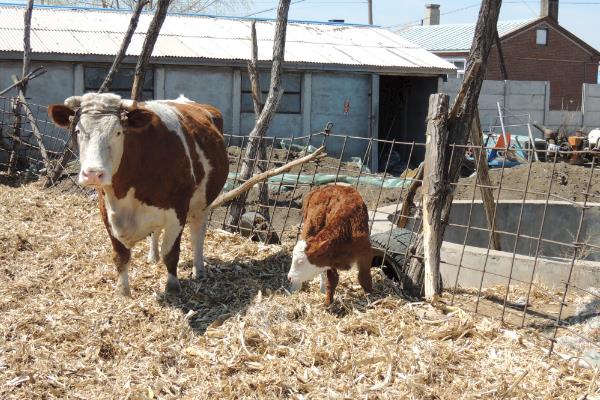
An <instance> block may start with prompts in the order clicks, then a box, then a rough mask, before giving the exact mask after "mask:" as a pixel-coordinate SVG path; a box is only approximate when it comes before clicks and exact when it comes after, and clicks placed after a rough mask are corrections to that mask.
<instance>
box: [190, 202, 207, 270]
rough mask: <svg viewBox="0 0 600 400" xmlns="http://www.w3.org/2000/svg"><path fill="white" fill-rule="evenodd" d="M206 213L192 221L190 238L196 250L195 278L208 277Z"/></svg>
mask: <svg viewBox="0 0 600 400" xmlns="http://www.w3.org/2000/svg"><path fill="white" fill-rule="evenodd" d="M206 222H207V221H206V212H203V213H202V214H199V215H198V216H196V217H194V218H193V219H192V220H191V221H190V236H191V239H192V249H193V250H194V278H196V279H202V278H204V277H205V276H206V269H205V268H204V237H205V236H206Z"/></svg>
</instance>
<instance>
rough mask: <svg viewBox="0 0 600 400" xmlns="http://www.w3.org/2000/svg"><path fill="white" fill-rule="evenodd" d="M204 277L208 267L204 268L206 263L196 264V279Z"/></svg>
mask: <svg viewBox="0 0 600 400" xmlns="http://www.w3.org/2000/svg"><path fill="white" fill-rule="evenodd" d="M204 278H206V268H204V263H202V264H200V265H194V279H204Z"/></svg>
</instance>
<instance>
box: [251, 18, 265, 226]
mask: <svg viewBox="0 0 600 400" xmlns="http://www.w3.org/2000/svg"><path fill="white" fill-rule="evenodd" d="M250 37H251V39H252V53H251V55H250V61H248V77H249V78H250V85H251V88H252V103H253V104H254V115H255V117H256V119H257V120H258V118H259V117H260V113H261V112H262V109H263V102H262V91H261V89H260V74H259V72H258V40H257V38H256V20H253V21H252V24H251V26H250ZM259 141H260V143H259V144H258V156H257V158H258V159H259V160H266V159H267V149H266V146H265V141H264V140H262V137H261V138H260V139H259ZM256 166H257V167H258V169H259V170H260V171H261V172H264V171H266V170H267V169H268V168H269V165H268V162H267V161H259V162H257V163H256ZM258 203H259V204H260V205H261V206H262V207H259V213H260V214H261V215H262V216H263V217H265V218H266V219H267V220H269V219H270V216H269V214H270V212H269V185H268V184H267V183H265V182H263V183H261V184H260V186H259V189H258Z"/></svg>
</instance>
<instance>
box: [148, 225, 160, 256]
mask: <svg viewBox="0 0 600 400" xmlns="http://www.w3.org/2000/svg"><path fill="white" fill-rule="evenodd" d="M159 239H160V229H157V230H155V231H154V232H153V233H152V234H150V250H149V251H148V262H149V263H150V264H156V263H157V262H158V261H159V260H160V254H159V250H158V241H159Z"/></svg>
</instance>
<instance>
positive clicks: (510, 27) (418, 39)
mask: <svg viewBox="0 0 600 400" xmlns="http://www.w3.org/2000/svg"><path fill="white" fill-rule="evenodd" d="M537 19H539V18H532V19H525V20H519V21H499V22H498V35H500V37H502V36H504V35H507V34H509V33H511V32H514V31H516V30H517V29H520V28H522V27H524V26H525V25H528V24H530V23H532V22H534V21H536V20H537ZM396 33H397V34H398V35H399V36H400V37H402V38H404V39H406V40H409V41H411V42H413V43H416V44H418V45H419V46H421V47H423V48H425V49H427V50H429V51H469V50H470V49H471V44H472V43H473V35H474V34H475V24H444V25H424V26H412V27H409V28H406V29H403V30H400V31H397V32H396Z"/></svg>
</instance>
